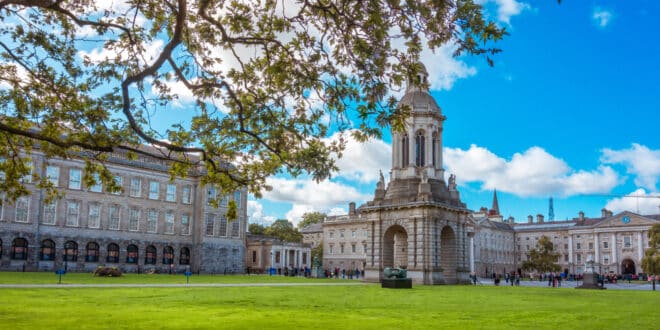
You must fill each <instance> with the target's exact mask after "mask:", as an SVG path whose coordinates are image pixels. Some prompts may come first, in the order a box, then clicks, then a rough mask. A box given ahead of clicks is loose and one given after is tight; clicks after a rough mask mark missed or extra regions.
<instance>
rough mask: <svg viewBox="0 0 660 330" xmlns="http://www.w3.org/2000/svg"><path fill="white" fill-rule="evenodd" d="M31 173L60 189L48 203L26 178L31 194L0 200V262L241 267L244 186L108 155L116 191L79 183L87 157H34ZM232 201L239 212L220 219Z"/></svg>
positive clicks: (86, 267)
mask: <svg viewBox="0 0 660 330" xmlns="http://www.w3.org/2000/svg"><path fill="white" fill-rule="evenodd" d="M30 158H31V166H32V169H33V172H34V173H36V174H39V175H40V176H41V177H48V178H49V179H50V180H51V181H52V183H53V184H54V185H55V186H56V187H57V188H58V189H59V190H60V191H61V192H62V193H64V196H63V197H62V198H61V199H57V200H54V201H53V202H50V203H46V202H45V201H44V191H43V190H41V189H40V188H39V187H37V185H36V184H35V183H33V182H31V180H30V178H26V183H25V185H26V187H27V189H29V190H30V192H31V194H30V195H28V196H25V197H21V198H19V199H18V200H17V201H16V202H15V203H9V202H8V201H3V203H2V206H0V269H3V270H17V269H25V270H39V271H52V270H54V269H57V268H67V269H68V270H71V271H91V270H93V269H95V268H96V267H97V266H99V265H108V266H116V267H119V268H121V269H123V270H124V271H129V272H137V271H139V270H141V271H146V270H151V269H155V270H158V271H165V272H169V271H170V270H173V271H183V270H185V269H188V268H190V269H191V270H192V271H194V272H203V273H224V272H242V271H243V269H244V262H245V231H246V222H247V221H246V220H247V211H246V204H247V202H246V191H244V190H243V191H235V192H231V193H228V194H224V196H225V197H224V198H223V199H222V202H221V203H220V205H219V207H218V208H216V207H214V206H212V205H211V204H210V203H209V201H210V200H211V199H213V198H215V197H216V196H219V195H217V194H219V193H220V191H218V190H217V189H215V187H212V186H204V185H202V184H201V183H200V175H199V173H200V172H199V171H197V172H195V173H191V175H189V176H188V177H186V178H177V179H175V180H174V181H170V180H169V173H168V172H167V169H168V164H167V163H166V162H164V161H162V160H159V159H155V158H148V157H145V156H140V157H139V158H138V159H137V160H132V159H129V158H128V157H127V156H126V155H125V154H122V153H114V154H112V155H111V156H110V157H109V159H108V163H107V166H108V167H109V169H110V170H111V171H112V172H113V173H114V174H115V180H116V182H117V183H118V184H119V185H121V186H122V188H123V191H122V192H116V193H110V192H106V191H105V189H104V187H103V186H102V185H101V184H97V185H95V186H85V184H84V183H83V180H82V178H83V174H84V173H83V171H84V166H85V163H84V160H83V159H80V158H70V159H46V158H45V157H44V156H43V154H41V153H40V152H39V150H38V149H36V150H35V151H34V153H33V154H31V155H30ZM230 199H234V200H235V201H236V203H237V205H238V212H237V213H238V219H237V220H235V221H232V222H229V221H228V220H227V218H226V217H225V214H226V211H227V204H228V201H229V200H230Z"/></svg>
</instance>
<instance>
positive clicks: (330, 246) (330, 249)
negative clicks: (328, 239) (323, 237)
mask: <svg viewBox="0 0 660 330" xmlns="http://www.w3.org/2000/svg"><path fill="white" fill-rule="evenodd" d="M333 250H334V246H333V245H332V244H330V245H328V253H329V254H333Z"/></svg>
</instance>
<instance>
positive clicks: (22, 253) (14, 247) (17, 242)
mask: <svg viewBox="0 0 660 330" xmlns="http://www.w3.org/2000/svg"><path fill="white" fill-rule="evenodd" d="M27 253H28V241H27V240H26V239H25V238H20V237H19V238H16V239H14V241H13V242H12V243H11V251H10V257H11V259H12V260H27Z"/></svg>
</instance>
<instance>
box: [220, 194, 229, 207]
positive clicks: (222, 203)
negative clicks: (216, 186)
mask: <svg viewBox="0 0 660 330" xmlns="http://www.w3.org/2000/svg"><path fill="white" fill-rule="evenodd" d="M227 204H229V196H227V195H223V196H222V199H221V200H220V206H221V207H227Z"/></svg>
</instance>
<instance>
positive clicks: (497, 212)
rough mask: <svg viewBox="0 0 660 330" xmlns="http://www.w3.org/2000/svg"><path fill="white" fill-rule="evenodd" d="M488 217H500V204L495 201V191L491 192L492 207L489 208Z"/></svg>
mask: <svg viewBox="0 0 660 330" xmlns="http://www.w3.org/2000/svg"><path fill="white" fill-rule="evenodd" d="M489 213H490V215H500V203H499V202H498V201H497V189H495V190H493V206H491V207H490V212H489Z"/></svg>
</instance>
